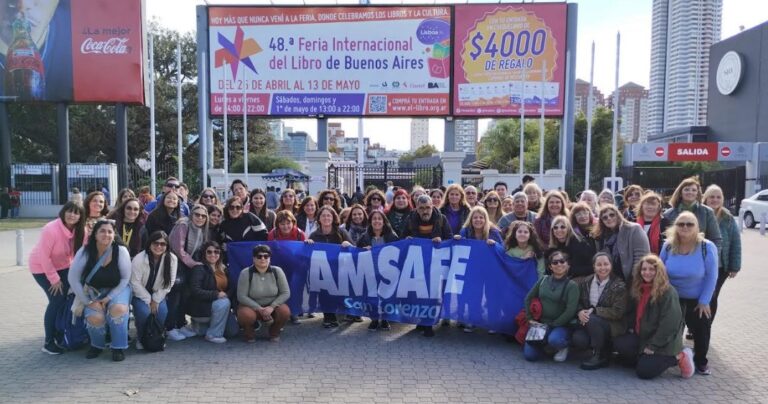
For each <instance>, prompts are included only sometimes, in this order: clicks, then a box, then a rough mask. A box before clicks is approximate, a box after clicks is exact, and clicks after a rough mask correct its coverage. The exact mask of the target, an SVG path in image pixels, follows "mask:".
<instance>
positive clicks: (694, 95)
mask: <svg viewBox="0 0 768 404" xmlns="http://www.w3.org/2000/svg"><path fill="white" fill-rule="evenodd" d="M722 11H723V1H722V0H698V1H695V2H692V1H689V0H654V1H653V17H652V18H653V21H652V31H651V32H652V35H651V76H650V93H649V97H648V129H647V132H648V135H649V136H651V137H654V136H658V135H660V134H662V133H664V132H667V131H669V130H673V129H679V128H682V127H691V126H702V125H704V124H705V122H706V120H707V92H708V88H709V80H708V78H707V76H708V72H709V52H710V46H712V44H714V43H715V42H717V41H719V40H720V26H721V23H722Z"/></svg>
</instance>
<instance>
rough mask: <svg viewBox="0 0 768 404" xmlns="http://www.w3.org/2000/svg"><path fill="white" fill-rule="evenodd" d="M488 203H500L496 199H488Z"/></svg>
mask: <svg viewBox="0 0 768 404" xmlns="http://www.w3.org/2000/svg"><path fill="white" fill-rule="evenodd" d="M485 201H486V202H493V203H499V200H498V199H496V198H488V199H486V200H485Z"/></svg>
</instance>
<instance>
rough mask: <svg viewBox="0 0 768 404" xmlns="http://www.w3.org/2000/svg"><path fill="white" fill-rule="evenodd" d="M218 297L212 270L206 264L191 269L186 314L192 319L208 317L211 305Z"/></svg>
mask: <svg viewBox="0 0 768 404" xmlns="http://www.w3.org/2000/svg"><path fill="white" fill-rule="evenodd" d="M218 296H219V289H218V288H217V287H216V277H215V276H214V275H213V269H212V268H211V267H209V266H208V265H206V264H203V265H198V266H196V267H194V268H192V275H191V277H190V280H189V300H188V301H187V313H188V314H189V315H190V316H192V317H210V316H211V303H213V301H214V300H216V299H217V298H218Z"/></svg>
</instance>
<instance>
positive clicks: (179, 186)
mask: <svg viewBox="0 0 768 404" xmlns="http://www.w3.org/2000/svg"><path fill="white" fill-rule="evenodd" d="M165 186H166V187H168V188H181V185H179V184H165Z"/></svg>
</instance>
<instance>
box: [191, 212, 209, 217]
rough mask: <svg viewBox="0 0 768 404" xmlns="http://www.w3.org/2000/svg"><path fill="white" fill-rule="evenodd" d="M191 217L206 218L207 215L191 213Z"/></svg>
mask: <svg viewBox="0 0 768 404" xmlns="http://www.w3.org/2000/svg"><path fill="white" fill-rule="evenodd" d="M192 216H194V217H208V215H205V214H203V213H193V214H192Z"/></svg>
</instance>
